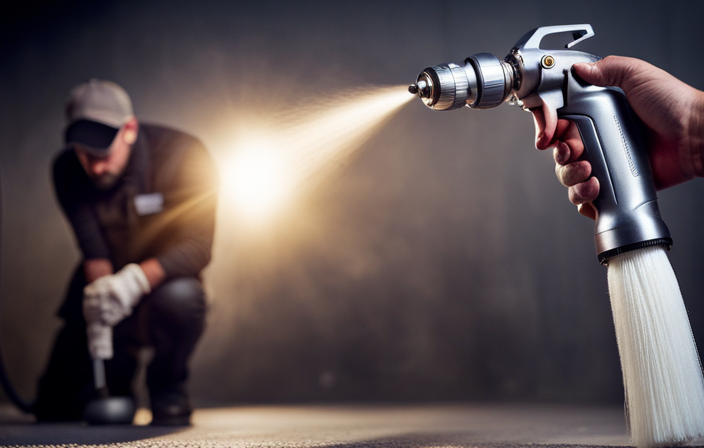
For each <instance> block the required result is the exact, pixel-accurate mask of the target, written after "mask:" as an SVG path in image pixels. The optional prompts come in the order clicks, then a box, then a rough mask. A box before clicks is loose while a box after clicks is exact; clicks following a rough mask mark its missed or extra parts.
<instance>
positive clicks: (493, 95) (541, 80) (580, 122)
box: [408, 25, 672, 264]
mask: <svg viewBox="0 0 704 448" xmlns="http://www.w3.org/2000/svg"><path fill="white" fill-rule="evenodd" d="M562 33H571V34H572V38H573V39H572V40H570V42H568V43H567V44H566V45H565V49H560V50H548V49H541V48H540V43H541V41H542V40H543V38H544V37H546V36H549V35H552V34H562ZM593 35H594V31H593V30H592V27H591V25H563V26H548V27H542V28H537V29H534V30H532V31H530V32H528V33H527V34H526V35H525V36H523V37H522V38H521V39H520V40H519V41H518V42H517V43H516V45H515V46H514V48H513V49H512V50H511V52H510V53H509V54H508V56H506V57H505V58H504V60H499V59H498V58H497V57H496V56H494V55H492V54H489V53H478V54H475V55H472V56H470V57H468V58H467V59H465V61H464V63H463V64H454V63H449V64H443V65H436V66H432V67H428V68H426V69H425V70H423V71H422V72H421V73H420V74H419V75H418V79H417V81H416V82H415V84H411V85H410V86H409V87H408V90H409V92H411V93H412V94H414V95H418V96H419V97H420V99H421V100H422V101H423V103H425V105H426V106H428V107H429V108H431V109H434V110H452V109H458V108H460V107H462V106H468V107H470V108H472V109H489V108H493V107H496V106H498V105H500V104H502V103H504V102H509V103H513V104H517V105H519V106H520V107H522V108H523V109H525V110H530V109H533V108H536V107H544V106H546V107H549V108H551V109H552V110H556V111H557V116H558V118H564V119H567V120H571V121H572V122H574V123H575V124H576V126H577V128H578V129H579V132H580V135H581V138H582V141H583V142H584V147H585V158H586V160H588V161H589V163H590V164H591V166H592V175H593V176H595V177H596V178H597V179H598V180H599V185H600V189H599V196H598V197H597V199H596V200H595V201H594V206H595V208H596V210H597V219H596V228H595V239H596V252H597V256H598V258H599V262H601V263H603V264H606V263H607V261H608V259H609V258H611V257H613V256H615V255H618V254H621V253H624V252H628V251H632V250H636V249H641V248H644V247H649V246H655V245H662V246H666V247H668V248H669V247H670V246H671V245H672V239H671V238H670V232H669V230H668V229H667V226H666V225H665V223H664V222H663V220H662V218H661V217H660V211H659V209H658V203H657V196H656V193H655V187H654V184H653V179H652V177H653V176H652V172H651V168H650V164H649V162H648V154H647V152H646V148H645V145H644V142H643V140H642V137H641V135H640V131H639V128H638V124H637V123H638V121H637V117H636V115H635V113H634V112H633V111H632V110H631V108H630V106H629V105H628V102H627V101H626V97H625V95H624V93H623V91H622V90H620V89H617V88H613V87H596V86H592V85H588V84H586V83H584V82H583V81H582V80H580V79H578V78H576V77H575V76H574V74H573V73H572V70H571V68H572V65H573V64H575V63H577V62H595V61H598V60H599V59H600V58H599V57H598V56H594V55H591V54H588V53H584V52H581V51H575V50H572V49H571V48H572V47H574V46H575V45H577V44H578V43H580V42H582V41H584V40H585V39H588V38H590V37H592V36H593Z"/></svg>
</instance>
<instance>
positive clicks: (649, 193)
mask: <svg viewBox="0 0 704 448" xmlns="http://www.w3.org/2000/svg"><path fill="white" fill-rule="evenodd" d="M567 77H568V79H567V89H566V95H565V106H563V107H562V108H560V109H558V110H557V114H558V117H560V118H565V119H568V120H571V121H573V122H574V123H575V124H576V125H577V128H578V129H579V132H580V135H581V138H582V141H583V143H584V147H585V158H586V160H588V161H589V163H590V164H591V166H592V175H593V176H594V177H596V178H597V179H598V180H599V196H598V197H597V199H596V200H595V201H594V206H595V208H596V209H597V212H598V213H597V219H596V230H595V234H596V249H597V254H598V255H599V260H600V261H601V262H604V261H605V260H606V259H608V258H609V257H610V256H613V255H616V254H618V253H621V252H625V251H627V250H632V249H636V248H638V247H644V246H648V245H652V244H665V245H670V244H672V240H671V239H670V233H669V231H668V229H667V226H666V225H665V223H664V222H663V221H662V219H661V218H660V211H659V209H658V204H657V195H656V192H655V186H654V184H653V175H652V171H651V168H650V163H649V160H648V153H647V150H646V147H645V144H644V141H643V138H642V135H641V132H640V128H639V126H638V119H637V117H636V115H635V113H634V112H633V110H632V109H631V107H630V106H629V104H628V102H627V101H626V97H625V95H624V94H623V92H622V91H621V90H620V89H616V88H611V87H606V88H605V87H596V86H591V85H587V84H585V83H584V82H582V81H580V80H578V79H577V78H575V77H574V75H573V74H572V72H571V71H570V72H569V73H568V75H567Z"/></svg>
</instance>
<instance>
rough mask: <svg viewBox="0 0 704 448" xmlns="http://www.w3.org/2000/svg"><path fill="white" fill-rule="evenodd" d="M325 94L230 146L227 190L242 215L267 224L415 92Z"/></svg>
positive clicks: (347, 156) (226, 197)
mask: <svg viewBox="0 0 704 448" xmlns="http://www.w3.org/2000/svg"><path fill="white" fill-rule="evenodd" d="M322 98H323V99H322V100H320V101H318V102H316V103H309V104H308V105H307V107H306V108H305V109H302V108H298V109H296V110H292V111H289V113H284V112H285V111H281V112H282V114H281V115H279V117H281V116H283V117H286V118H287V120H286V121H282V120H280V119H279V120H273V119H271V118H270V117H267V119H264V120H261V123H260V125H259V126H257V127H256V129H251V130H250V131H251V134H252V136H248V135H240V136H239V138H240V140H239V141H238V143H237V144H235V145H234V147H233V148H231V149H230V151H232V152H231V153H230V155H229V156H228V157H230V159H229V160H227V161H225V163H224V167H223V170H222V179H223V191H222V193H223V199H224V200H225V201H226V203H229V204H233V205H234V206H235V208H236V213H237V215H238V216H239V217H240V218H244V219H246V220H248V221H254V222H256V223H262V222H263V221H264V220H266V219H269V218H271V217H273V216H274V215H275V214H276V213H277V212H279V211H281V210H282V209H283V208H284V207H285V206H287V205H289V204H290V202H291V198H292V197H294V196H295V195H297V194H301V193H303V192H304V191H305V190H307V189H310V188H312V187H315V186H316V185H317V184H319V183H320V182H321V181H322V180H324V179H325V178H326V177H327V176H329V175H330V174H332V173H333V172H334V171H335V170H337V169H339V168H340V167H341V166H342V165H343V164H344V163H345V162H347V161H348V160H350V158H351V156H352V155H353V154H354V153H355V152H356V150H357V149H359V148H360V147H361V146H362V144H363V143H364V142H365V141H367V140H368V139H369V138H370V137H371V136H373V135H374V134H375V133H376V132H377V131H378V130H379V129H380V128H381V127H382V126H383V125H384V124H385V123H386V122H387V121H388V120H389V119H390V118H391V117H392V116H393V115H394V114H395V113H396V112H398V110H400V108H401V106H403V105H404V104H406V103H407V102H408V101H410V100H411V99H413V95H410V94H408V92H407V90H406V88H405V87H403V86H395V87H377V88H365V89H361V90H358V91H348V92H344V94H342V95H336V96H330V95H328V96H323V97H322ZM254 135H256V137H253V136H254ZM264 138H266V140H264Z"/></svg>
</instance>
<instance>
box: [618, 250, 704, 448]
mask: <svg viewBox="0 0 704 448" xmlns="http://www.w3.org/2000/svg"><path fill="white" fill-rule="evenodd" d="M608 280H609V294H610V296H611V307H612V310H613V315H614V326H615V327H616V339H617V340H618V350H619V354H620V356H621V368H622V370H623V384H624V388H625V391H626V412H627V416H628V420H629V426H630V432H631V442H632V443H633V444H634V445H635V446H636V447H639V448H644V447H660V446H672V445H680V444H683V443H686V442H688V441H690V440H692V439H694V438H696V437H699V436H701V435H704V380H703V379H702V369H701V364H700V362H699V355H698V354H697V347H696V345H695V343H694V337H693V336H692V329H691V327H690V325H689V319H688V317H687V311H686V309H685V306H684V302H683V301H682V293H681V292H680V288H679V285H678V283H677V278H676V277H675V273H674V272H673V270H672V266H671V265H670V261H669V260H668V258H667V254H666V253H665V250H664V249H663V248H662V247H659V246H656V247H650V248H646V249H640V250H635V251H632V252H627V253H625V254H622V255H619V256H616V257H614V258H612V259H610V260H609V264H608Z"/></svg>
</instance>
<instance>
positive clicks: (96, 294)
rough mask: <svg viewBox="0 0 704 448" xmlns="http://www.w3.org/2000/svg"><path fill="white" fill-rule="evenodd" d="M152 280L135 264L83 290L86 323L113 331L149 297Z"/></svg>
mask: <svg viewBox="0 0 704 448" xmlns="http://www.w3.org/2000/svg"><path fill="white" fill-rule="evenodd" d="M150 292H151V288H150V287H149V280H147V276H146V275H144V272H143V271H142V268H140V267H139V265H137V264H134V263H131V264H128V265H127V266H125V267H124V268H122V269H121V270H120V271H119V272H117V273H115V274H112V275H106V276H105V277H100V278H99V279H97V280H96V281H94V282H93V283H91V284H90V285H88V286H86V287H85V288H84V289H83V316H84V317H85V318H86V322H88V323H89V324H91V323H100V324H103V325H108V326H110V327H113V326H115V325H117V323H118V322H120V321H121V320H122V319H124V318H125V317H127V316H129V315H130V314H132V310H133V309H134V307H135V306H136V305H137V303H139V300H140V299H141V298H142V296H144V295H145V294H149V293H150Z"/></svg>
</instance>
